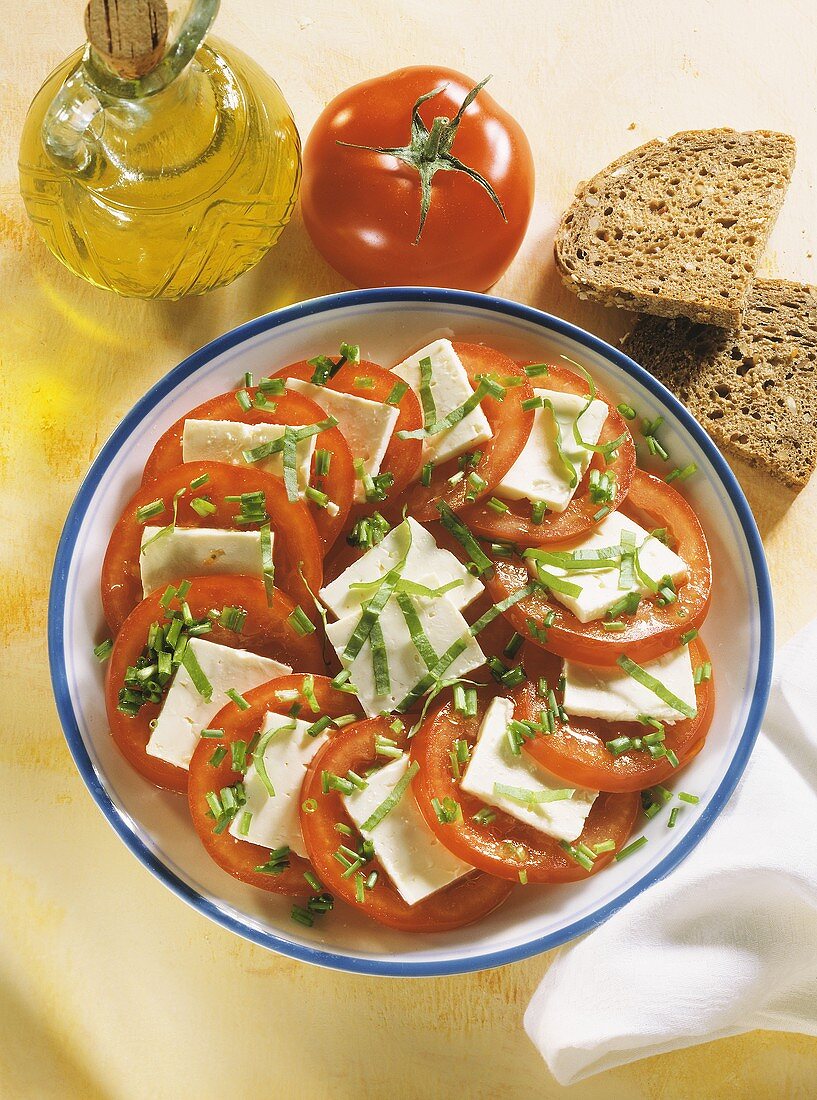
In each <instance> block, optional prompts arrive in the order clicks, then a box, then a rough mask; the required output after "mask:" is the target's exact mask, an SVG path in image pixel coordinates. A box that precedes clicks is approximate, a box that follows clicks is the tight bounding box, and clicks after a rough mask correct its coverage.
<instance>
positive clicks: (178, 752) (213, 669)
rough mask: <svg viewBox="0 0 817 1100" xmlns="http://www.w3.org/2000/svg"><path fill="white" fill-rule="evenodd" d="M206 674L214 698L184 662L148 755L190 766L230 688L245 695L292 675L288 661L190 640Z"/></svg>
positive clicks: (158, 722) (189, 643)
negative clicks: (204, 691) (198, 687)
mask: <svg viewBox="0 0 817 1100" xmlns="http://www.w3.org/2000/svg"><path fill="white" fill-rule="evenodd" d="M187 644H188V646H189V647H190V649H191V650H192V652H193V655H194V656H195V658H196V660H197V661H198V663H199V665H200V667H201V670H202V672H203V673H204V675H205V676H206V677H207V679H208V680H209V681H210V684H211V685H212V688H213V695H212V698H211V699H209V700H207V699H205V698H204V696H202V695H199V693H198V691H197V690H196V687H195V685H194V684H193V681H192V680H191V678H190V673H189V672H188V671H187V669H186V668H185V667H184V665H180V666H179V667H178V668H177V669H176V672H175V675H174V676H173V679H172V680H171V682H170V687H169V688H168V690H167V695H166V696H165V700H164V703H163V704H162V709H161V710H160V712H159V717H158V719H157V721H156V725H155V727H154V729H153V732H152V733H151V735H150V740H149V741H148V743H147V747H146V749H145V751H146V752H147V754H148V756H155V757H157V758H158V759H159V760H166V761H167V762H168V764H175V765H176V767H177V768H184V769H185V770H186V769H187V768H189V767H190V757H191V756H192V755H193V751H194V749H195V747H196V745H197V744H198V742H199V737H200V736H201V731H202V730H203V729H207V727H208V726H209V724H210V721H211V720H212V719H213V718H215V716H216V715H217V714H218V712H219V711H220V710H221V708H222V707H223V706H225V705H226V704H227V703H229V702H230V699H229V697H228V696H227V692H228V691H229V690H230V688H233V689H234V690H235V691H237V692H238V693H239V695H243V694H244V692H245V691H250V690H251V689H252V688H256V687H260V686H261V684H266V683H267V681H268V680H274V679H275V678H276V677H277V676H287V675H288V674H289V673H290V672H292V669H291V668H290V667H289V665H284V664H281V662H280V661H273V660H271V659H270V658H269V657H260V656H259V655H258V654H257V653H250V652H248V651H247V650H245V649H233V648H232V647H231V646H227V645H219V644H218V643H216V642H208V641H206V640H205V639H204V638H191V639H190V641H189V642H188V643H187Z"/></svg>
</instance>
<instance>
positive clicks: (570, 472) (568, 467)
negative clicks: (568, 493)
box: [544, 398, 584, 489]
mask: <svg viewBox="0 0 817 1100" xmlns="http://www.w3.org/2000/svg"><path fill="white" fill-rule="evenodd" d="M544 407H545V408H546V409H549V410H550V415H551V416H552V417H553V428H554V431H555V434H554V436H553V442H554V444H555V445H556V453H557V454H558V456H559V460H560V461H561V463H562V465H563V466H564V468H565V471H566V472H567V477H568V484H569V485H570V488H571V489H575V488H576V486H577V485H578V484H579V474H578V472H577V470H576V467H575V466H574V465H573V463H572V462H571V461H570V459H569V458H568V457H567V455H566V454H565V452H564V448H563V446H562V429H561V427H560V425H559V421H558V419H557V417H556V410H555V409H554V407H553V402H552V401H551V400H550V399H549V398H546V399H545V401H544ZM582 412H584V409H582ZM579 416H581V412H580V413H579ZM577 422H578V418H577V419H576V420H574V421H573V430H574V432H575V430H576V424H577Z"/></svg>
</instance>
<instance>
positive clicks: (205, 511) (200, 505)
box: [190, 497, 216, 518]
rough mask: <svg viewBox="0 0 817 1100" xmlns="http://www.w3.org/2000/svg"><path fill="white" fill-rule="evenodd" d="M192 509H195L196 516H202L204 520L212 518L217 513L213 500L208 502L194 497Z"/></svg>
mask: <svg viewBox="0 0 817 1100" xmlns="http://www.w3.org/2000/svg"><path fill="white" fill-rule="evenodd" d="M190 507H191V508H192V509H193V511H194V512H195V513H196V515H198V516H201V517H202V518H203V517H204V516H212V514H213V513H214V512H215V511H216V506H215V504H213V502H212V501H211V500H206V499H205V498H204V497H193V499H192V500H191V501H190Z"/></svg>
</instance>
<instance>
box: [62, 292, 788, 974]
mask: <svg viewBox="0 0 817 1100" xmlns="http://www.w3.org/2000/svg"><path fill="white" fill-rule="evenodd" d="M389 302H395V303H396V302H438V303H440V304H441V305H459V306H470V307H472V308H478V309H482V310H486V311H488V312H493V313H500V314H504V315H505V316H509V317H514V318H518V319H519V320H522V321H527V322H529V323H531V324H533V325H536V326H538V327H540V328H545V329H549V330H551V331H553V332H556V333H558V334H560V335H562V336H566V337H568V338H570V339H572V340H575V341H576V342H577V343H578V344H581V345H583V346H584V347H586V348H588V349H589V350H591V351H594V352H596V353H598V354H600V355H602V356H604V357H605V358H606V359H608V360H609V361H610V362H612V363H613V364H615V365H616V366H617V367H619V368H620V369H621V370H622V371H624V373H625V374H627V375H629V376H631V377H632V378H634V379H635V380H636V381H637V382H639V383H640V384H641V385H643V386H644V387H645V388H646V389H648V390H649V391H650V392H651V393H652V394H653V395H654V396H655V397H656V398H658V399H659V400H660V401H662V402H663V403H664V404H665V405H666V406H667V407H668V408H669V409H670V410H671V411H672V413H673V415H674V416H675V417H676V418H677V419H678V421H679V422H680V423H681V424H682V425H683V427H684V428H685V430H686V431H687V432H688V433H689V434H690V435H691V436H692V437H693V438H694V439H695V441H696V443H697V444H698V446H699V447H700V448H701V450H702V451H703V452H704V453H705V454H706V456H707V458H708V459H709V461H710V462H711V463H712V466H713V468H714V469H715V472H716V473H717V475H718V477H719V479H720V481H721V483H722V484H723V486H724V488H725V489H726V492H727V494H728V496H729V499H730V500H731V502H732V504H733V506H734V508H735V511H736V513H737V516H738V519H739V522H740V525H741V529H742V531H743V534H744V537H745V538H746V542H747V545H748V547H749V553H750V557H751V561H752V566H753V570H754V580H755V584H756V587H757V594H758V607H759V615H760V645H759V659H758V674H757V680H756V683H755V689H754V694H753V697H752V704H751V706H750V708H749V713H748V715H747V718H746V723H745V725H744V728H743V732H742V734H741V736H740V741H739V743H738V748H737V751H736V752H735V754H734V756H733V757H732V760H731V762H730V764H729V767H728V768H727V771H726V774H725V775H724V777H723V779H722V780H721V782H720V785H719V786H718V788H717V790H716V791H715V793H714V794H713V796H712V798H711V800H710V802H709V804H708V805H707V806H706V809H705V810H704V811H703V812H702V813H701V815H700V817H699V818H698V820H697V821H696V822H695V824H694V825H693V826H692V828H691V829H690V830H689V832H688V833H687V834H686V835H685V836H684V838H683V839H682V841H681V842H680V843H679V844H678V845H676V847H675V848H673V849H672V851H671V852H669V853H668V854H667V855H666V856H665V857H664V858H663V859H662V860H661V862H660V863H658V864H657V865H656V866H655V867H653V868H652V870H650V871H648V872H647V873H646V874H645V875H644V876H643V877H642V878H641V879H639V880H638V881H637V882H635V883H634V884H633V885H632V886H631V887H630V888H629V889H628V890H626V891H624V892H623V893H622V894H620V895H618V896H617V897H615V898H614V899H612V900H611V901H609V902H607V903H606V904H604V905H601V906H599V908H597V909H595V910H594V911H593V912H592V913H588V914H586V915H585V916H584V917H582V918H581V919H579V920H577V921H574V922H573V923H571V924H568V925H566V926H565V927H564V928H561V929H559V930H558V931H557V932H551V933H549V934H547V935H544V936H541V937H539V938H537V939H534V940H530V941H528V942H527V943H524V944H520V945H518V946H516V947H512V948H506V949H504V950H501V951H492V952H488V953H485V954H480V955H469V956H466V957H463V958H460V959H451V960H439V961H433V962H424V961H418V962H416V963H413V962H400V963H397V962H391V961H389V960H388V959H383V960H381V959H376V960H375V959H366V958H354V957H351V956H347V955H343V954H338V953H336V952H334V951H327V950H323V949H321V948H319V947H313V946H311V945H307V944H299V943H293V942H291V941H289V940H286V939H282V938H280V937H279V936H277V935H275V934H274V933H272V932H266V931H261V930H259V929H256V928H253V927H251V926H250V925H249V924H246V923H244V922H243V921H241V920H239V919H237V918H235V917H233V916H231V915H229V914H228V913H225V912H223V911H222V910H221V909H219V908H218V907H217V906H215V905H214V904H213V903H212V902H211V901H209V900H208V899H207V898H205V897H202V895H201V894H199V893H198V892H197V891H196V890H194V889H193V888H192V887H191V886H189V885H188V884H187V883H186V882H184V881H182V880H181V879H180V878H179V877H178V876H177V875H175V874H174V873H173V872H172V871H170V870H169V868H167V867H166V866H165V865H164V864H163V863H162V862H161V860H160V859H158V858H157V857H156V856H155V855H154V854H153V853H152V852H151V851H150V849H149V848H148V847H147V845H146V844H145V843H144V841H143V840H142V839H141V838H140V837H139V835H138V834H137V833H136V832H135V831H134V830H133V829H132V828H131V827H130V826H129V825H128V824H127V822H126V821H125V820H124V817H123V815H122V814H121V813H120V811H119V810H118V808H117V807H116V806H115V804H114V802H113V801H112V799H111V797H110V795H109V794H108V792H107V790H106V789H105V786H104V784H103V782H102V780H101V779H100V777H99V775H98V774H97V772H96V769H95V768H94V766H93V763H92V761H91V758H90V756H89V754H88V750H87V749H86V747H85V744H84V742H83V740H82V735H81V733H80V730H79V725H78V723H77V719H76V715H75V713H74V708H73V706H72V703H71V697H70V692H69V689H68V681H67V678H66V675H65V667H64V665H63V661H62V653H63V649H64V633H63V617H62V610H63V607H64V604H65V596H66V584H67V577H68V572H69V568H70V565H71V560H72V556H73V551H74V546H75V543H76V539H77V535H78V533H79V529H80V526H81V524H82V520H83V518H84V515H85V511H86V509H87V506H88V504H89V502H90V500H91V498H92V497H93V494H94V492H95V491H96V488H97V486H98V484H99V481H100V478H101V475H102V473H103V472H104V470H105V469H106V468H107V466H108V465H109V463H110V460H111V459H112V458H113V456H114V455H115V454H116V453H117V452H118V451H119V450H120V448H121V447H122V446H123V445H124V443H125V442H126V441H127V439H128V437H129V436H130V434H131V432H132V430H133V429H134V428H135V427H136V425H137V424H138V423H139V422H140V421H141V420H142V419H143V418H144V417H145V416H146V415H147V414H148V413H149V412H150V411H151V410H152V409H153V408H154V406H155V405H156V404H157V402H158V401H160V400H161V399H162V398H163V397H165V396H166V395H167V394H168V393H170V392H171V391H172V390H173V389H174V388H175V387H176V385H177V384H178V383H179V382H181V381H182V380H183V379H185V378H187V377H189V376H190V375H191V374H192V373H193V372H194V371H196V370H198V369H199V367H201V366H203V365H205V364H206V363H208V362H210V361H211V360H212V359H214V358H215V357H216V356H218V355H221V354H222V353H223V352H225V351H227V350H229V349H230V348H233V347H235V346H236V345H238V344H241V343H243V342H244V341H246V340H247V339H250V338H251V337H253V336H256V335H258V334H259V333H261V332H266V331H268V330H269V329H274V328H278V327H280V326H281V325H285V324H288V323H289V322H290V321H293V320H296V319H298V318H302V317H308V316H311V315H314V314H319V313H326V312H330V311H332V310H335V309H339V308H341V307H346V306H357V305H371V304H376V303H389ZM773 651H774V612H773V605H772V593H771V582H770V579H769V571H768V567H767V565H766V557H765V554H764V552H763V544H762V542H761V538H760V533H759V531H758V529H757V525H756V524H755V520H754V517H753V515H752V512H751V509H750V508H749V504H748V501H747V500H746V497H745V496H744V495H743V491H742V490H741V488H740V486H739V484H738V482H737V479H736V478H735V475H734V474H733V473H732V471H731V469H730V468H729V466H728V465H727V463H726V460H725V459H724V458H723V456H722V455H721V453H720V451H719V450H718V449H717V447H716V446H715V444H714V443H713V442H712V440H711V439H710V438H709V436H708V435H707V434H706V432H705V431H704V429H703V428H702V427H701V426H700V424H699V423H698V422H697V421H696V420H695V418H694V417H693V416H692V414H691V413H690V412H688V411H687V409H686V408H685V407H684V406H683V405H682V404H681V403H680V401H678V399H677V398H676V397H675V396H674V395H673V394H672V393H670V391H669V390H667V389H666V387H664V386H663V385H662V384H661V383H660V382H659V381H658V380H657V379H655V378H653V376H652V375H651V374H649V373H648V372H647V371H646V370H644V368H643V367H640V366H639V365H638V364H637V363H636V362H635V361H634V360H632V359H630V358H629V357H628V356H627V355H625V354H624V352H622V351H619V350H618V349H617V348H614V347H613V346H612V345H610V344H608V343H606V342H605V341H604V340H601V339H599V338H598V337H597V336H592V335H591V334H590V333H588V332H585V331H584V329H581V328H578V327H576V326H575V325H572V324H570V323H569V322H568V321H563V320H561V319H560V318H558V317H554V316H552V315H551V314H549V313H545V312H543V311H542V310H538V309H535V308H534V307H532V306H525V305H521V304H519V303H518V302H511V301H509V300H507V299H504V298H497V297H494V296H493V295H487V294H475V293H473V292H471V291H464V290H445V289H436V288H426V287H386V288H383V289H375V290H353V291H345V292H343V293H339V294H330V295H327V296H326V297H323V298H314V299H310V300H309V301H306V302H299V303H297V304H295V305H292V306H287V307H285V308H283V309H280V310H276V311H275V312H274V313H268V314H265V315H264V316H262V317H257V318H255V319H254V320H252V321H247V322H246V323H245V324H243V325H239V326H238V327H237V328H234V329H231V330H230V331H229V332H226V333H224V335H222V336H219V337H217V338H216V339H215V340H212V341H211V342H210V343H209V344H205V346H204V347H202V348H199V350H198V351H195V352H193V354H192V355H190V356H188V357H187V358H186V359H184V360H183V361H182V362H181V363H179V364H178V366H176V367H174V368H173V369H172V370H170V371H169V372H168V373H167V374H166V375H165V376H164V378H161V379H160V380H159V381H158V382H157V383H156V384H155V385H154V386H152V387H151V389H150V390H148V392H147V393H146V394H145V395H144V397H142V398H141V399H140V400H139V401H137V403H136V404H135V405H134V406H133V408H132V409H131V410H130V412H129V413H127V415H126V416H125V417H124V418H123V419H122V421H121V422H120V424H119V425H118V427H117V428H116V429H115V430H114V432H113V433H112V434H111V436H110V438H109V439H108V440H107V441H106V443H105V444H104V446H103V447H102V450H101V451H100V452H99V454H98V455H97V457H96V459H95V460H94V462H93V464H92V465H91V468H90V470H89V471H88V473H87V474H86V476H85V478H84V480H83V482H82V484H81V486H80V488H79V492H78V493H77V495H76V498H75V500H74V503H73V504H72V505H71V509H70V511H69V513H68V517H67V519H66V521H65V526H64V528H63V531H62V535H61V537H60V541H59V545H58V547H57V554H56V558H55V562H54V571H53V573H52V577H51V589H50V592H49V599H48V656H49V663H50V668H51V683H52V686H53V690H54V696H55V699H56V703H57V712H58V714H59V718H60V722H61V724H62V728H63V732H64V734H65V739H66V741H67V742H68V748H69V750H70V752H71V755H72V757H73V758H74V763H75V764H76V766H77V768H78V770H79V773H80V775H81V776H82V779H83V781H84V782H85V785H86V786H87V787H88V790H89V791H90V793H91V795H92V797H93V799H94V801H95V802H96V803H97V805H98V806H99V808H100V809H101V810H102V813H103V814H104V815H105V817H106V818H107V820H108V822H109V824H110V825H111V826H112V828H113V829H114V831H115V832H116V833H117V835H118V836H119V837H120V839H121V840H122V841H123V842H124V843H125V845H126V846H127V847H128V848H129V849H130V851H131V852H132V853H133V854H134V855H135V856H136V858H137V859H138V860H139V861H140V862H141V863H142V864H143V865H144V866H145V867H147V869H148V870H149V871H151V872H152V873H153V874H154V875H155V876H156V877H157V878H158V879H160V880H161V881H162V882H163V883H164V884H165V885H166V886H168V887H169V888H170V889H171V890H172V891H173V893H175V894H176V895H177V896H178V897H180V898H181V899H182V900H183V901H186V902H187V903H188V904H189V905H191V906H192V907H193V908H194V909H196V910H197V911H198V912H200V913H202V914H204V916H206V917H209V918H210V919H211V920H213V921H215V922H216V923H217V924H220V925H222V927H224V928H228V929H229V930H230V931H232V932H235V933H237V934H238V935H240V936H243V937H244V938H245V939H248V940H250V941H252V942H253V943H256V944H258V945H259V946H261V947H266V948H269V949H271V950H274V951H277V952H278V953H279V954H282V955H286V956H288V957H290V958H293V959H298V960H300V961H302V962H311V963H314V964H316V965H319V966H324V967H328V968H331V969H334V970H342V971H347V972H350V973H357V974H370V975H378V976H384V977H438V976H443V975H447V974H462V973H469V972H472V971H477V970H488V969H491V968H493V967H497V966H504V965H505V964H506V963H512V962H519V961H521V960H522V959H527V958H530V957H531V956H533V955H538V954H541V953H542V952H544V951H549V950H551V949H553V948H555V947H559V946H561V945H562V944H564V943H567V942H568V941H570V940H572V939H575V938H576V937H577V936H581V935H583V934H584V933H586V932H589V931H591V930H592V929H593V928H595V927H597V926H598V925H599V924H601V923H602V922H603V921H605V920H607V918H608V917H610V916H612V914H613V913H615V912H617V911H618V910H619V909H621V908H623V906H625V905H626V904H627V902H629V901H631V900H632V899H633V898H635V897H637V896H638V895H639V894H640V893H642V892H643V891H644V890H646V889H647V888H648V887H649V886H652V885H653V884H654V883H656V882H659V881H660V880H661V879H663V878H665V877H666V876H667V875H668V874H669V873H670V872H671V871H672V870H674V868H675V867H677V866H678V864H679V863H680V862H681V861H682V860H684V859H685V858H686V857H687V856H688V855H689V853H690V852H691V851H692V850H693V848H695V846H696V845H697V844H698V843H699V842H700V841H701V839H702V838H703V837H704V836H705V834H706V833H707V832H708V831H709V829H710V827H711V825H712V823H713V822H714V820H715V818H716V817H717V816H718V815H719V814H720V812H721V811H722V810H723V808H724V806H725V805H726V803H727V801H728V799H729V798H730V796H731V794H732V792H733V791H734V789H735V787H736V786H737V783H738V780H739V779H740V777H741V775H742V774H743V771H744V769H745V767H746V764H747V762H748V760H749V756H750V754H751V752H752V749H753V747H754V744H755V741H756V740H757V735H758V732H759V729H760V723H761V720H762V718H763V715H764V713H765V710H766V703H767V701H768V697H769V688H770V684H771V675H772V665H773Z"/></svg>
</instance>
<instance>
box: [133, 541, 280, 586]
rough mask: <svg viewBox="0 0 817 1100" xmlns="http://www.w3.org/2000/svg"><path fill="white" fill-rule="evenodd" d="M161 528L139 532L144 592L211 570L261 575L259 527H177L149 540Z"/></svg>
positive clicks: (248, 575)
mask: <svg viewBox="0 0 817 1100" xmlns="http://www.w3.org/2000/svg"><path fill="white" fill-rule="evenodd" d="M161 530H162V528H161V527H146V528H145V529H144V531H143V532H142V544H141V552H140V554H139V568H140V570H141V574H142V591H143V593H144V594H145V595H146V596H149V595H150V593H151V592H155V591H156V590H157V589H158V588H165V587H166V586H167V585H168V584H170V582H171V581H174V580H175V581H178V580H182V579H184V578H186V577H206V576H211V575H212V574H214V573H219V574H222V573H237V574H239V575H240V576H243V577H262V576H263V572H264V571H263V566H262V562H261V536H260V534H259V533H258V531H229V530H218V529H216V528H212V527H176V528H174V529H173V530H172V531H166V533H165V534H164V535H159V537H158V538H156V539H155V541H151V540H153V539H154V538H155V536H156V535H157V534H158V532H159V531H161ZM270 538H272V536H270ZM148 544H149V545H148Z"/></svg>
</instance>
